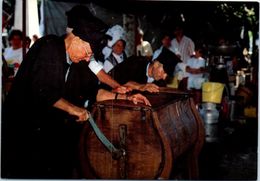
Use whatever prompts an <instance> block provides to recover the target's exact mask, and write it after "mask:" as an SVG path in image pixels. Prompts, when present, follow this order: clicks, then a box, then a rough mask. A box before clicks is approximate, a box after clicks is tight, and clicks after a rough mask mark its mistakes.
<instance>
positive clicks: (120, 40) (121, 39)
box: [102, 25, 127, 73]
mask: <svg viewBox="0 0 260 181" xmlns="http://www.w3.org/2000/svg"><path fill="white" fill-rule="evenodd" d="M106 35H108V36H110V37H111V39H110V40H108V42H107V46H106V47H104V48H103V50H102V53H103V54H104V58H105V61H104V67H103V69H104V70H105V72H106V73H109V72H110V70H112V69H113V68H114V67H115V66H116V65H118V64H120V63H122V62H123V61H124V60H125V59H126V58H127V57H126V53H125V51H124V50H125V46H126V38H125V30H124V29H123V27H121V26H120V25H115V26H113V27H111V28H110V29H109V30H108V31H107V32H106Z"/></svg>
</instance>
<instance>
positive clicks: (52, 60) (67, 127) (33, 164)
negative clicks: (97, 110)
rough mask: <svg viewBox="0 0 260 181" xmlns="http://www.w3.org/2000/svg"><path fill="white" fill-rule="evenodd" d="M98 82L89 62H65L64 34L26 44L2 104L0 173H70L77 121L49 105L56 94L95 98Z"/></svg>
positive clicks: (81, 99) (48, 175)
mask: <svg viewBox="0 0 260 181" xmlns="http://www.w3.org/2000/svg"><path fill="white" fill-rule="evenodd" d="M69 67H70V71H69V74H68V78H67V81H65V75H66V73H67V70H68V68H69ZM97 82H98V81H97V79H96V77H95V75H94V74H93V73H91V71H90V70H89V69H88V66H87V62H82V63H80V64H72V65H69V64H68V63H67V61H66V51H65V43H64V38H63V37H57V36H54V35H49V36H46V37H44V38H41V39H40V40H39V41H37V42H36V43H35V44H34V45H33V46H32V47H31V48H30V50H29V52H28V53H27V55H26V57H25V59H24V60H23V62H22V64H21V66H20V68H19V71H18V73H17V75H16V77H15V80H14V83H13V85H12V88H11V90H10V92H9V95H8V96H7V98H6V100H5V102H4V104H3V109H2V152H1V153H2V177H3V178H61V179H62V178H72V171H73V169H74V168H75V167H76V166H75V165H76V161H77V159H76V157H75V155H76V153H77V150H76V148H77V143H78V142H77V141H78V134H79V133H80V129H81V125H80V124H78V123H76V122H75V121H74V120H70V119H69V116H68V114H67V113H65V112H64V111H61V110H59V109H56V108H54V107H53V106H52V105H53V104H54V103H55V102H56V101H57V100H59V99H60V98H65V99H67V100H68V101H70V102H71V103H73V104H75V105H78V106H83V103H84V102H85V100H87V99H88V100H90V102H94V101H95V96H96V93H97Z"/></svg>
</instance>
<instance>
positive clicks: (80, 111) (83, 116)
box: [53, 98, 89, 121]
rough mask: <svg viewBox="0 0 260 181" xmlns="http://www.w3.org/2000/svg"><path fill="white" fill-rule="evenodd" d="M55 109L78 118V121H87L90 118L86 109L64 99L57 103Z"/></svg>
mask: <svg viewBox="0 0 260 181" xmlns="http://www.w3.org/2000/svg"><path fill="white" fill-rule="evenodd" d="M53 107H55V108H58V109H61V110H63V111H65V112H67V113H68V114H70V115H72V116H77V117H78V119H77V121H86V120H87V119H88V117H89V116H88V111H87V110H86V109H84V108H81V107H78V106H75V105H73V104H71V103H70V102H68V101H67V100H65V99H63V98H60V99H59V100H58V101H56V102H55V103H54V104H53Z"/></svg>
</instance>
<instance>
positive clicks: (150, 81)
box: [146, 63, 154, 83]
mask: <svg viewBox="0 0 260 181" xmlns="http://www.w3.org/2000/svg"><path fill="white" fill-rule="evenodd" d="M149 65H150V63H148V65H147V67H146V77H147V83H152V82H153V81H154V78H153V77H150V76H149V74H148V68H149Z"/></svg>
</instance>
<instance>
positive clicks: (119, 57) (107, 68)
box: [103, 53, 124, 73]
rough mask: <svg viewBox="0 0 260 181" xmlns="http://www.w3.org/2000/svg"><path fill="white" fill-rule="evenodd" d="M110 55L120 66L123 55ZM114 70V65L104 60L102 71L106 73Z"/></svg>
mask: <svg viewBox="0 0 260 181" xmlns="http://www.w3.org/2000/svg"><path fill="white" fill-rule="evenodd" d="M112 55H113V56H114V57H115V59H116V60H117V63H118V64H120V63H122V62H123V61H124V58H123V54H121V55H117V54H115V53H112ZM113 68H114V65H113V64H112V63H111V62H110V61H108V60H105V62H104V67H103V69H104V70H105V72H106V73H108V72H109V71H110V70H112V69H113Z"/></svg>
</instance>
